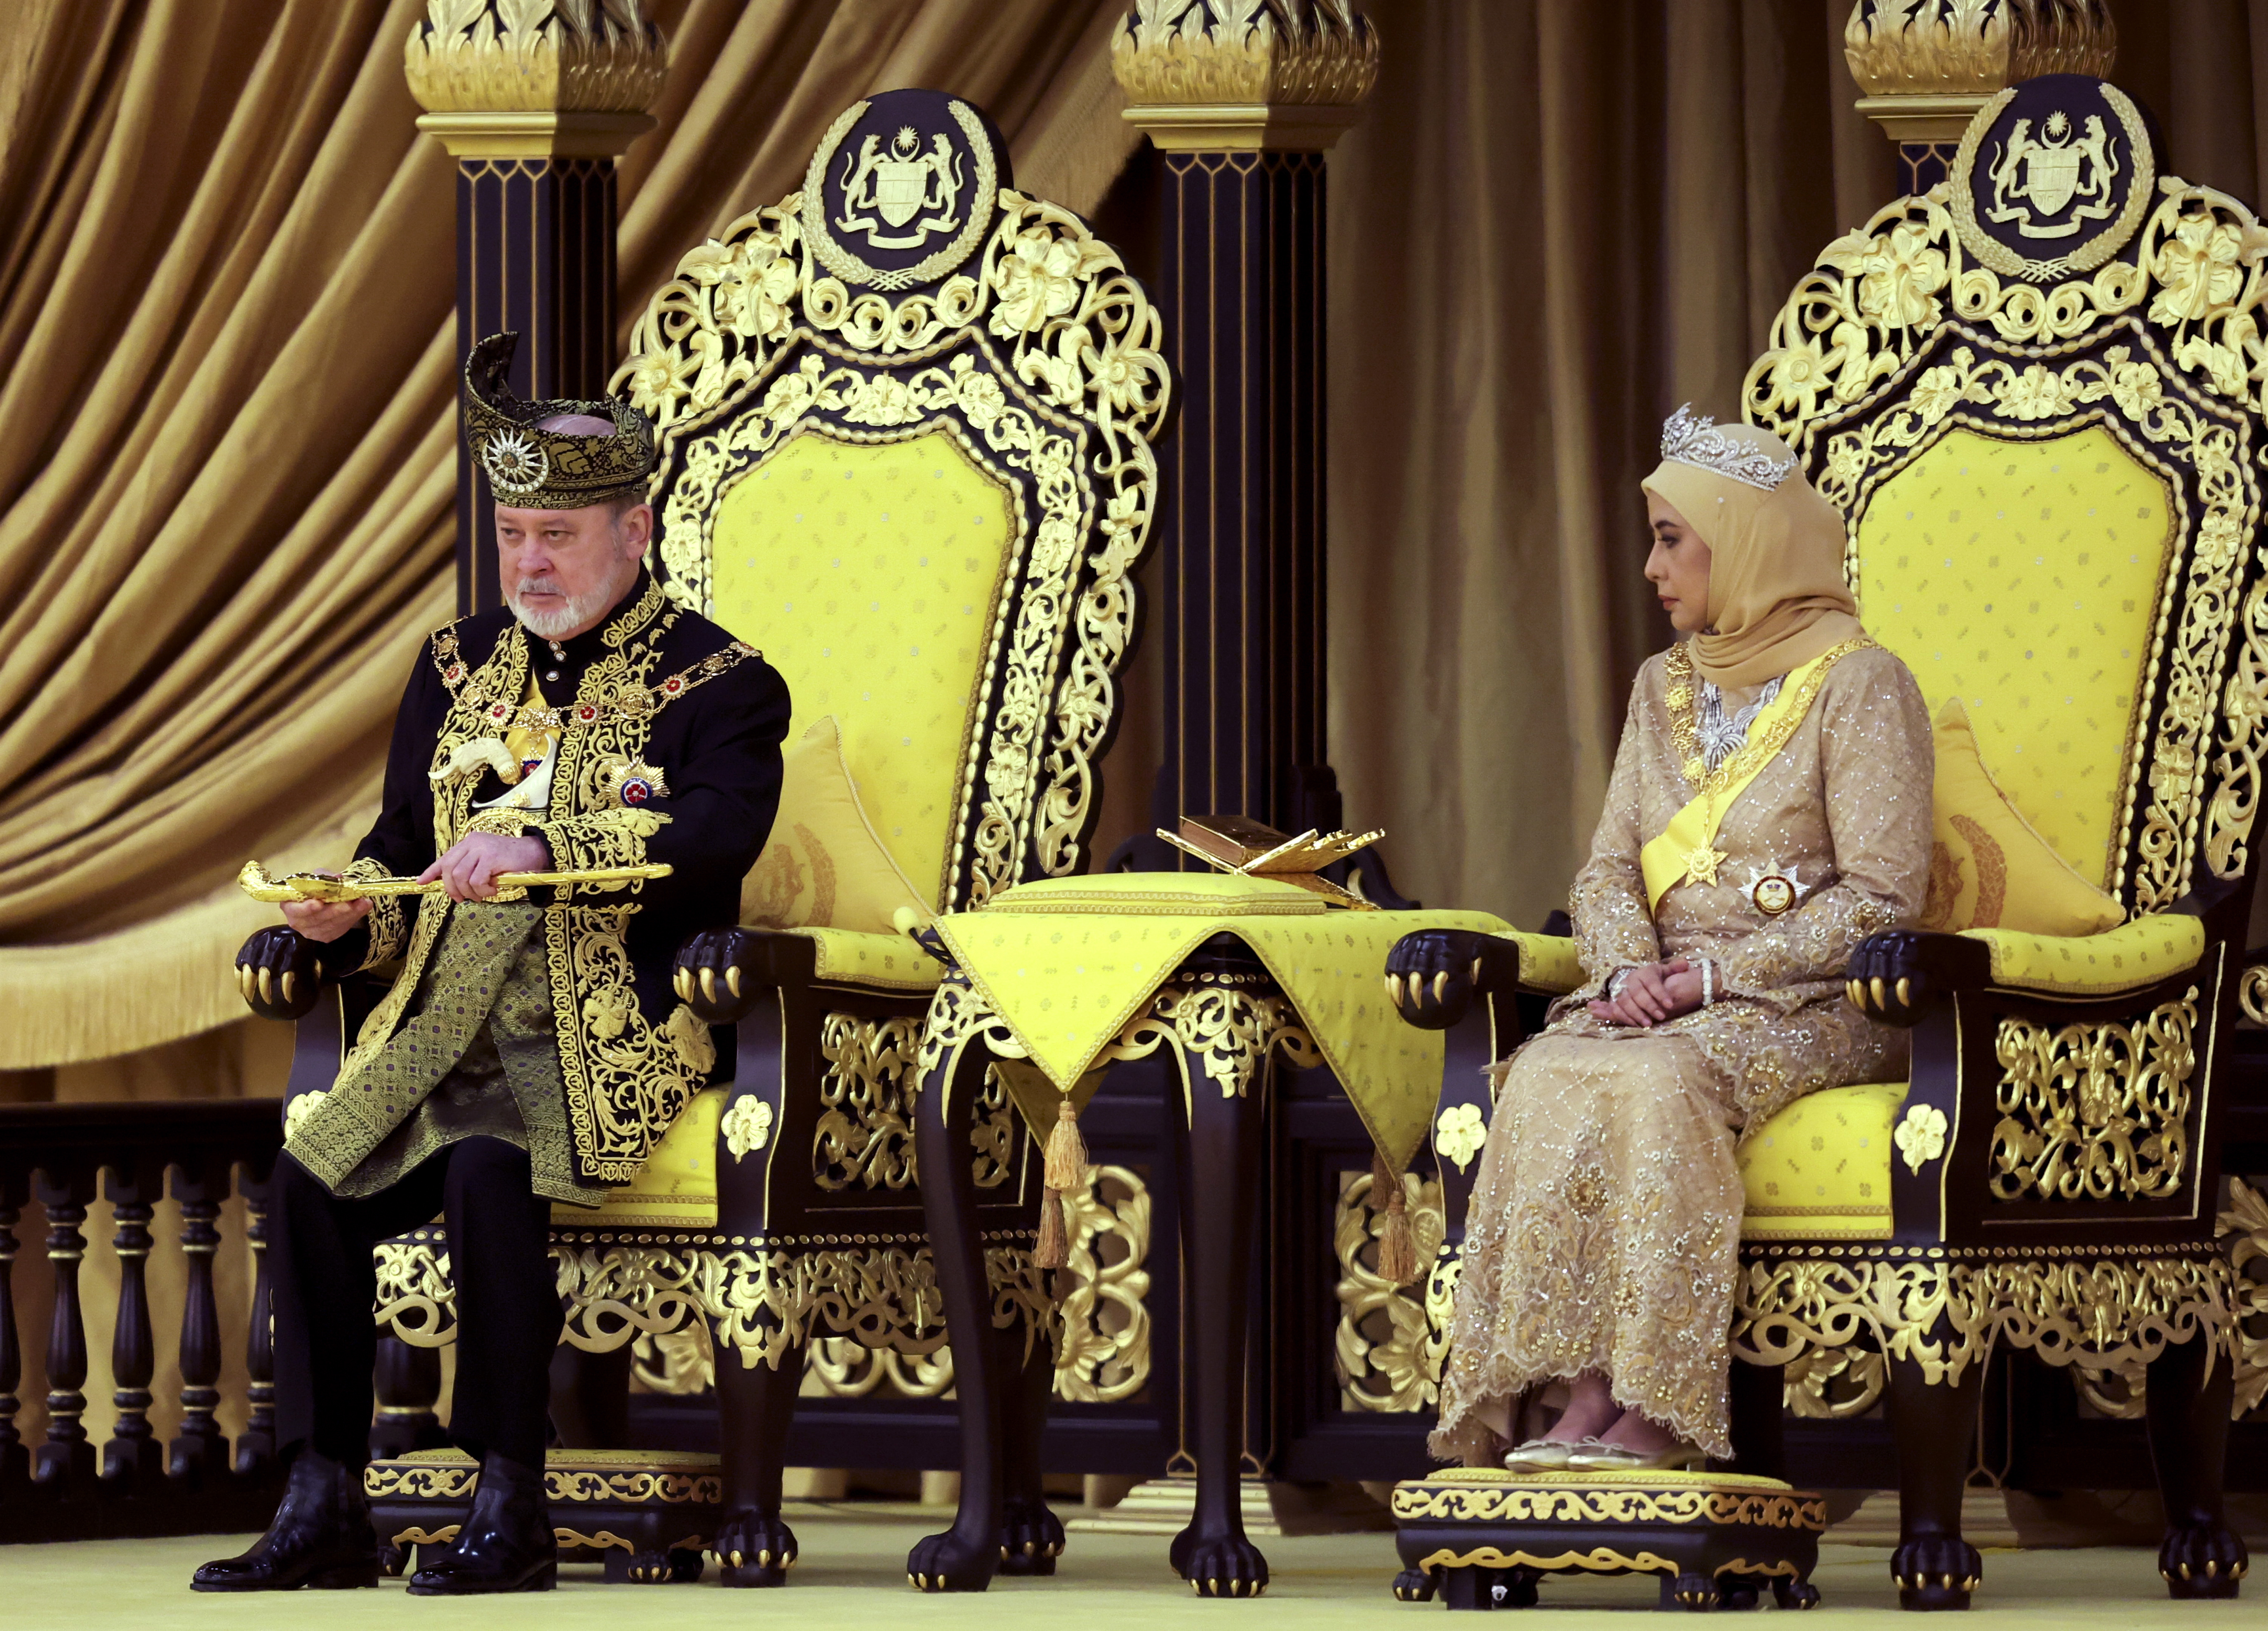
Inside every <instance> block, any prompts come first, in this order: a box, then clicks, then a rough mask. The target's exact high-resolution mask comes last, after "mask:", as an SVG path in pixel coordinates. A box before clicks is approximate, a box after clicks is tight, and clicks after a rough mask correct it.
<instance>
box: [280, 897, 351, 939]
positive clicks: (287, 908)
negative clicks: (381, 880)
mask: <svg viewBox="0 0 2268 1631" xmlns="http://www.w3.org/2000/svg"><path fill="white" fill-rule="evenodd" d="M369 915H370V902H369V901H368V900H286V901H285V902H284V922H287V923H289V924H291V927H292V928H293V929H297V930H298V932H299V934H300V936H301V937H303V938H306V939H308V940H314V941H319V942H320V943H321V944H325V945H328V944H330V943H331V942H332V941H334V940H335V939H337V938H338V937H340V936H341V935H342V934H344V933H346V931H347V930H348V929H352V928H353V927H354V926H355V925H356V924H357V923H359V922H362V920H363V919H364V918H365V917H368V916H369Z"/></svg>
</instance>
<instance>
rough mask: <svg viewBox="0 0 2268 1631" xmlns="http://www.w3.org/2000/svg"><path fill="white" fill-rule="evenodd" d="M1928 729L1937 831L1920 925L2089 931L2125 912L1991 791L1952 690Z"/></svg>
mask: <svg viewBox="0 0 2268 1631" xmlns="http://www.w3.org/2000/svg"><path fill="white" fill-rule="evenodd" d="M1936 737H1937V785H1936V788H1935V790H1934V797H1935V801H1936V805H1937V830H1936V834H1935V836H1934V839H1933V842H1932V844H1931V846H1930V861H1929V900H1928V902H1927V904H1926V905H1925V906H1924V907H1922V915H1921V926H1922V927H1923V928H1925V929H1950V930H1954V931H1956V932H1957V931H1959V930H1961V929H2016V930H2019V931H2020V932H2021V933H2024V934H2029V935H2092V934H2099V933H2101V932H2102V930H2103V929H2110V928H2113V927H2115V926H2116V925H2117V923H2118V922H2120V921H2121V920H2122V919H2123V918H2124V917H2125V915H2126V911H2125V908H2124V907H2122V906H2120V905H2119V904H2118V902H2117V901H2116V900H2113V899H2111V897H2110V896H2109V895H2106V894H2104V893H2102V891H2101V890H2100V889H2097V888H2096V887H2095V885H2092V884H2090V883H2088V881H2087V880H2086V879H2085V878H2081V877H2080V875H2079V874H2078V873H2077V872H2075V871H2072V869H2071V866H2070V863H2067V862H2066V861H2065V860H2064V858H2063V857H2062V856H2059V855H2058V854H2057V853H2056V852H2055V851H2054V850H2053V849H2051V848H2050V847H2049V845H2048V842H2047V841H2046V840H2045V839H2043V838H2042V837H2041V836H2040V835H2039V834H2037V833H2036V832H2035V831H2033V830H2032V824H2031V823H2030V822H2029V821H2027V820H2025V819H2024V817H2023V813H2022V812H2021V811H2019V810H2018V809H2017V808H2016V807H2015V805H2014V804H2011V803H2010V802H2009V800H2008V797H2007V795H2006V794H2005V793H2003V792H2002V791H2001V790H2000V787H1999V783H1998V782H1994V781H1993V779H1992V772H1991V771H1989V770H1987V769H1986V768H1985V760H1984V759H1983V758H1982V757H1981V756H1980V755H1979V753H1978V752H1977V737H1976V733H1975V731H1973V730H1972V729H1971V728H1970V722H1969V710H1968V709H1967V708H1965V707H1964V706H1962V701H1961V699H1960V698H1959V697H1957V696H1956V697H1953V698H1951V699H1950V700H1948V702H1946V704H1945V706H1944V707H1943V708H1941V709H1938V712H1937V731H1936Z"/></svg>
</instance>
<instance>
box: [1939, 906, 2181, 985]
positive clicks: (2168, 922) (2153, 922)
mask: <svg viewBox="0 0 2268 1631" xmlns="http://www.w3.org/2000/svg"><path fill="white" fill-rule="evenodd" d="M1969 932H1970V938H1971V939H1972V940H1982V941H1984V942H1985V944H1987V945H1989V946H1991V947H1992V983H1993V984H1994V985H1998V986H2013V987H2015V988H2017V989H2019V990H2025V991H2052V992H2057V993H2059V994H2062V993H2067V994H2070V995H2088V994H2089V993H2108V992H2112V991H2125V990H2131V989H2132V988H2134V987H2136V986H2147V985H2155V984H2156V983H2157V982H2158V981H2161V980H2166V979H2170V978H2171V977H2172V976H2174V975H2176V974H2178V973H2181V972H2182V971H2183V969H2187V968H2194V967H2196V966H2197V960H2198V959H2199V958H2200V957H2203V956H2204V955H2205V923H2204V922H2203V921H2202V920H2201V919H2198V918H2194V917H2191V916H2189V915H2187V914H2185V913H2177V912H2153V913H2151V914H2149V915H2147V916H2143V917H2138V918H2135V919H2134V920H2133V921H2132V922H2125V923H2121V924H2120V925H2119V926H2118V927H2117V928H2116V929H2110V930H2109V931H2108V932H2106V933H2103V934H2099V935H2089V936H2088V937H2086V938H2084V939H2080V940H2065V939H2059V938H2058V937H2054V936H2052V935H2026V934H2018V933H2015V932H2014V931H2012V930H2009V929H1971V930H1970V931H1969Z"/></svg>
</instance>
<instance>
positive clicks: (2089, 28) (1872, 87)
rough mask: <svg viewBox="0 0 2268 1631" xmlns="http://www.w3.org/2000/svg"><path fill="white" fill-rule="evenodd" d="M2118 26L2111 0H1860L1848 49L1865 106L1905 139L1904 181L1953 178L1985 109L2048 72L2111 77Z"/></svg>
mask: <svg viewBox="0 0 2268 1631" xmlns="http://www.w3.org/2000/svg"><path fill="white" fill-rule="evenodd" d="M2117 55H2118V30H2117V27H2116V26H2113V24H2112V23H2111V20H2110V6H2109V4H2108V3H2107V0H1998V3H1997V4H1993V5H1992V6H1991V7H1990V8H1989V9H1987V8H1985V7H1980V6H1979V5H1977V4H1976V0H1857V4H1854V5H1853V6H1852V8H1851V20H1850V21H1849V22H1848V23H1847V24H1845V26H1844V30H1843V56H1844V60H1845V62H1849V63H1850V64H1851V77H1852V78H1854V79H1856V80H1857V81H1858V82H1859V88H1860V89H1861V90H1863V91H1864V92H1866V93H1867V94H1866V95H1865V96H1863V97H1861V98H1859V112H1860V113H1862V114H1866V115H1867V118H1869V119H1871V120H1873V121H1874V122H1875V123H1876V124H1878V125H1880V126H1881V127H1882V132H1883V134H1884V135H1886V136H1889V138H1890V140H1891V141H1892V142H1894V143H1896V145H1897V150H1898V187H1899V190H1900V191H1901V192H1904V193H1906V194H1908V195H1919V194H1922V193H1926V192H1927V191H1929V189H1930V188H1931V187H1935V186H1936V185H1937V184H1938V183H1939V182H1940V181H1942V180H1945V178H1946V176H1947V175H1948V173H1951V171H1952V168H1953V158H1954V154H1955V151H1956V150H1958V149H1959V147H1960V146H1961V136H1962V132H1963V131H1965V130H1966V129H1969V121H1970V118H1971V117H1972V116H1974V115H1975V114H1976V112H1977V109H1978V108H1980V107H1984V106H1985V103H1986V102H1988V101H1990V100H1991V99H1992V98H1993V97H1994V96H1996V95H1998V94H1999V92H2001V91H2003V90H2005V89H2006V88H2007V86H2009V85H2012V84H2018V83H2019V82H2021V81H2022V80H2026V79H2035V78H2037V77H2039V76H2040V75H2042V74H2092V75H2094V76H2095V77H2097V78H2102V77H2107V76H2108V75H2109V74H2110V66H2111V63H2112V62H2114V61H2115V60H2116V59H2117Z"/></svg>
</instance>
